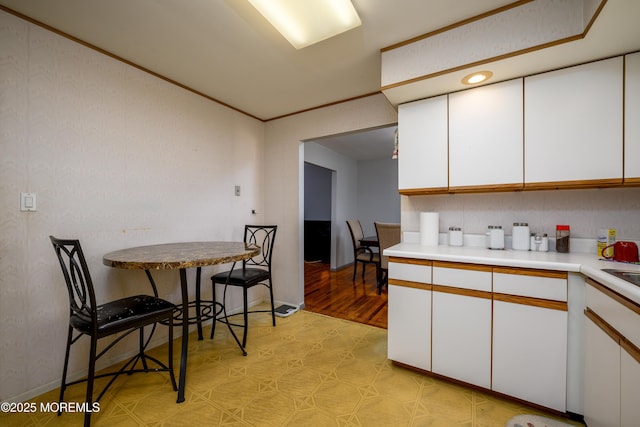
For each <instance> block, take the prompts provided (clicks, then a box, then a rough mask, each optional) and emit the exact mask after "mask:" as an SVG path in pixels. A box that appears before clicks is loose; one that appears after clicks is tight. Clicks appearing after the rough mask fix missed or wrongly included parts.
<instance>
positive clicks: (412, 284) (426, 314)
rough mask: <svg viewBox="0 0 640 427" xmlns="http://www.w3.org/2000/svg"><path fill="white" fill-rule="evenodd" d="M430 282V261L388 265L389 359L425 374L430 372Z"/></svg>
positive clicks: (407, 261)
mask: <svg viewBox="0 0 640 427" xmlns="http://www.w3.org/2000/svg"><path fill="white" fill-rule="evenodd" d="M403 261H404V260H403ZM430 283H431V262H430V261H428V262H424V261H421V260H406V262H394V261H393V260H391V261H390V262H389V302H388V321H387V333H388V346H387V347H388V351H387V356H388V358H389V359H390V360H393V361H395V362H400V363H403V364H406V365H409V366H413V367H416V368H419V369H424V370H425V371H429V370H431V284H430Z"/></svg>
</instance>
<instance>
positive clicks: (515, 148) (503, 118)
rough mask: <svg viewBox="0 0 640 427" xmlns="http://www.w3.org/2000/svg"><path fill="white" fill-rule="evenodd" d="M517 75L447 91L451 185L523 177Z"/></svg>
mask: <svg viewBox="0 0 640 427" xmlns="http://www.w3.org/2000/svg"><path fill="white" fill-rule="evenodd" d="M522 82H523V80H522V79H516V80H509V81H506V82H502V83H497V84H492V85H488V86H483V87H478V88H475V89H469V90H465V91H462V92H457V93H453V94H451V95H449V138H450V139H449V156H450V157H449V171H450V184H449V185H450V186H451V187H452V189H454V190H455V188H456V187H473V186H498V187H499V186H504V185H508V186H510V187H512V186H514V185H515V187H516V189H517V188H519V187H521V186H522V183H523V160H522V156H523V146H522V138H523V115H522V105H523V100H522V97H523V95H522V94H523V89H522V84H523V83H522Z"/></svg>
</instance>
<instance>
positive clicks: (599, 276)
mask: <svg viewBox="0 0 640 427" xmlns="http://www.w3.org/2000/svg"><path fill="white" fill-rule="evenodd" d="M384 255H387V256H395V257H402V258H418V259H428V260H433V261H451V262H464V263H469V264H486V265H497V266H505V267H523V268H535V269H542V270H557V271H568V272H575V273H582V274H583V275H585V276H588V277H591V278H592V279H594V280H596V281H598V282H600V283H602V284H603V285H605V286H607V287H609V288H611V289H612V290H614V291H616V292H618V293H619V294H621V295H623V296H625V297H627V298H629V299H630V300H632V301H634V302H635V303H636V304H640V287H638V286H635V285H633V284H631V283H629V282H627V281H625V280H622V279H619V278H617V277H616V276H613V275H611V274H609V273H607V272H604V271H602V269H618V270H626V271H637V272H640V265H637V264H625V263H621V262H614V261H604V260H599V259H598V258H597V256H596V255H595V254H588V253H580V252H576V253H568V254H563V253H558V252H531V251H515V250H512V249H507V250H491V249H485V248H478V247H467V246H463V247H456V246H446V245H438V246H422V245H420V244H418V243H399V244H397V245H395V246H392V247H390V248H387V249H385V250H384Z"/></svg>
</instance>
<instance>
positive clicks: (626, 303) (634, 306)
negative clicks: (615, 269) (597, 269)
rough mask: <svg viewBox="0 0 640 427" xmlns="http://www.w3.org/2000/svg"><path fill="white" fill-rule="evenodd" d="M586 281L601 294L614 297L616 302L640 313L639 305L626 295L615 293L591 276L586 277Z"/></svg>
mask: <svg viewBox="0 0 640 427" xmlns="http://www.w3.org/2000/svg"><path fill="white" fill-rule="evenodd" d="M586 282H587V283H588V284H590V285H591V286H593V287H594V288H596V289H597V290H599V291H600V292H602V293H603V294H605V295H607V296H608V297H610V298H612V299H614V300H615V301H616V302H618V303H620V304H622V305H623V306H625V307H626V308H628V309H629V310H631V311H633V312H634V313H636V314H639V315H640V305H638V304H636V303H635V302H633V301H631V300H630V299H628V298H627V297H625V296H623V295H620V294H619V293H617V292H616V291H614V290H612V289H609V288H608V287H606V286H605V285H603V284H602V283H599V282H596V281H595V280H593V279H592V278H591V277H587V279H586Z"/></svg>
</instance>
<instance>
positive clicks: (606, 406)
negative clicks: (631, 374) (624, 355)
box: [584, 318, 637, 427]
mask: <svg viewBox="0 0 640 427" xmlns="http://www.w3.org/2000/svg"><path fill="white" fill-rule="evenodd" d="M584 390H585V392H584V420H585V421H586V423H587V425H588V426H589V427H609V426H619V425H620V346H619V345H618V343H617V342H615V341H614V340H613V339H612V338H611V337H610V336H609V335H607V334H606V333H605V332H604V331H603V330H602V329H600V328H599V327H598V326H597V325H596V324H595V323H594V322H593V321H592V320H591V319H589V318H586V329H585V375H584ZM636 421H637V420H636Z"/></svg>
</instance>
